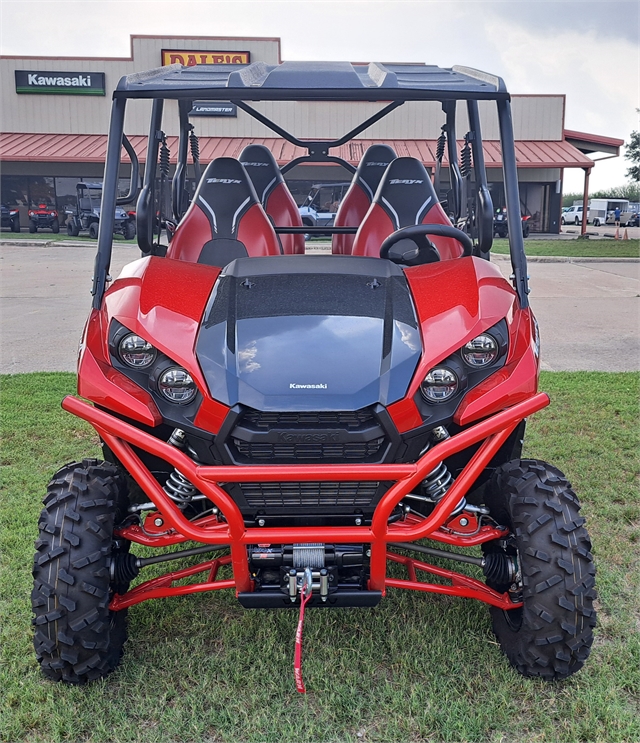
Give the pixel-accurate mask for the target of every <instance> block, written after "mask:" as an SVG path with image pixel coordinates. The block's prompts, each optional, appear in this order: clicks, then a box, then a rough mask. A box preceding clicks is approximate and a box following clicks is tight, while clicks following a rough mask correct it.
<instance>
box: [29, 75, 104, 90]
mask: <svg viewBox="0 0 640 743" xmlns="http://www.w3.org/2000/svg"><path fill="white" fill-rule="evenodd" d="M15 77H16V93H48V94H50V95H51V94H53V95H56V94H58V95H104V94H105V82H104V72H78V71H77V70H76V71H74V72H49V71H46V72H45V71H43V70H37V71H36V72H33V71H31V70H15Z"/></svg>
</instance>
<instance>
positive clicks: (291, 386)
mask: <svg viewBox="0 0 640 743" xmlns="http://www.w3.org/2000/svg"><path fill="white" fill-rule="evenodd" d="M289 389H290V390H326V389H327V385H326V384H295V383H294V382H291V383H290V384H289Z"/></svg>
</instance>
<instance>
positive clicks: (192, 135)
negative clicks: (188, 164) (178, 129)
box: [189, 124, 200, 163]
mask: <svg viewBox="0 0 640 743" xmlns="http://www.w3.org/2000/svg"><path fill="white" fill-rule="evenodd" d="M189 147H190V148H191V157H192V158H193V162H194V163H198V162H200V142H199V141H198V135H197V134H196V132H195V129H194V127H193V124H189Z"/></svg>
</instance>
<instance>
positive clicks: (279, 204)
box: [239, 144, 304, 255]
mask: <svg viewBox="0 0 640 743" xmlns="http://www.w3.org/2000/svg"><path fill="white" fill-rule="evenodd" d="M239 160H240V162H241V163H242V164H243V165H244V167H245V169H246V171H247V173H248V174H249V177H250V178H251V181H252V182H253V185H254V187H255V189H256V193H257V194H258V198H259V199H260V203H261V204H262V206H263V207H264V210H265V211H266V212H267V215H268V216H269V217H271V219H272V220H273V223H274V224H275V226H276V227H302V219H301V218H300V212H299V211H298V205H297V204H296V202H295V201H294V199H293V196H292V195H291V192H290V191H289V189H288V187H287V184H286V183H285V181H284V178H283V177H282V173H281V172H280V168H279V167H278V163H276V161H275V158H274V157H273V155H272V154H271V150H270V149H269V148H268V147H265V146H264V145H263V144H250V145H249V146H247V147H245V148H244V150H242V152H241V153H240V157H239ZM278 237H279V238H280V242H281V244H282V252H283V253H285V254H286V255H292V254H294V253H298V254H300V253H304V235H278Z"/></svg>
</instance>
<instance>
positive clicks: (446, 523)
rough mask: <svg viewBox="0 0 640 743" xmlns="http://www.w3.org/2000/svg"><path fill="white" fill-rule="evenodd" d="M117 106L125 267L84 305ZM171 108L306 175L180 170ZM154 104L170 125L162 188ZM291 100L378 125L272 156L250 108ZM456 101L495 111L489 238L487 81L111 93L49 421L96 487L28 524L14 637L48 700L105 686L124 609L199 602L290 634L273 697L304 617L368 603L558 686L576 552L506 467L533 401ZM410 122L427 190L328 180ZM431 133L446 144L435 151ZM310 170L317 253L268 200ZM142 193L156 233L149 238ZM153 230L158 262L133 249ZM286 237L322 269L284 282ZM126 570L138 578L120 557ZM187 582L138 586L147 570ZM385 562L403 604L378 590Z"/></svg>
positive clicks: (193, 84)
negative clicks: (341, 107) (430, 161)
mask: <svg viewBox="0 0 640 743" xmlns="http://www.w3.org/2000/svg"><path fill="white" fill-rule="evenodd" d="M137 99H152V100H153V105H152V108H151V122H150V132H151V136H150V139H149V142H148V149H147V153H148V154H147V163H146V168H145V175H144V183H143V186H142V190H141V192H140V195H139V197H138V201H137V208H136V220H137V227H138V229H137V234H138V244H139V246H140V249H141V252H142V255H143V257H142V258H140V259H138V260H136V261H134V262H133V263H131V264H129V265H128V266H127V267H125V269H124V270H123V271H122V273H121V275H120V276H119V277H118V278H117V279H115V280H114V281H112V280H111V278H110V276H109V266H110V258H111V243H112V235H113V226H114V225H113V222H114V214H115V206H116V203H117V187H118V179H119V168H120V159H121V148H122V147H123V145H124V147H125V149H127V151H128V152H130V153H131V147H130V144H129V142H128V140H127V138H126V136H125V135H124V133H123V124H124V117H125V108H126V106H127V105H128V104H129V102H130V101H135V100H137ZM195 99H197V100H201V99H204V100H225V101H233V102H234V103H236V104H237V105H238V107H240V108H242V110H243V111H244V112H245V113H247V114H249V115H251V116H253V117H255V118H256V119H257V120H258V121H260V122H262V123H263V124H265V125H267V126H269V127H271V128H272V129H273V130H274V131H275V132H276V133H277V134H278V135H279V136H281V137H283V138H285V139H287V140H289V141H290V142H292V143H293V144H295V145H297V146H300V147H304V148H306V150H307V151H308V153H309V154H308V155H305V156H303V157H301V158H297V159H296V160H294V161H292V162H291V163H287V164H286V165H285V166H283V167H282V168H278V166H277V165H276V163H275V160H274V159H273V157H272V156H271V153H270V152H269V150H268V149H267V148H266V147H263V146H262V147H260V146H257V145H252V147H253V148H254V149H253V150H252V151H251V152H250V153H245V156H241V157H240V158H239V159H238V160H236V159H233V158H219V159H217V160H214V161H213V162H211V163H209V164H208V165H207V167H206V168H203V167H202V166H201V164H200V162H199V157H198V151H199V148H198V144H197V139H196V138H195V134H194V132H193V127H192V125H191V124H190V122H189V111H190V110H191V107H192V100H195ZM165 100H177V102H178V106H177V109H178V114H179V129H180V140H179V145H178V153H177V164H176V167H175V172H174V173H173V176H172V179H171V181H170V180H169V174H170V173H169V163H170V153H169V152H168V148H167V142H166V137H165V135H164V134H163V103H164V101H165ZM291 100H304V101H367V102H381V103H382V104H383V105H381V106H380V108H379V109H378V111H377V113H375V114H374V115H373V116H371V117H370V118H369V119H367V120H366V121H364V122H363V123H362V124H360V125H359V126H357V127H356V128H355V129H353V130H352V131H350V132H348V133H346V134H345V135H344V137H342V138H341V139H339V140H335V141H327V140H323V141H306V140H300V139H298V138H296V137H295V136H293V135H292V134H290V133H289V132H287V131H285V130H284V129H283V128H282V127H280V126H279V125H277V124H275V123H274V122H272V121H270V120H269V119H268V118H267V117H265V116H264V115H263V114H262V113H260V112H259V111H258V110H257V109H256V108H254V106H253V105H251V104H252V102H253V101H291ZM479 101H492V102H494V104H495V105H496V108H497V116H498V121H499V125H500V137H501V144H502V157H503V172H504V190H505V195H506V203H507V213H508V218H509V221H510V222H511V223H517V222H518V220H519V219H520V210H519V195H518V181H517V172H516V160H515V155H514V143H513V130H512V120H511V109H510V100H509V94H508V93H507V90H506V88H505V86H504V83H503V81H502V80H501V79H500V78H497V77H494V76H492V75H488V74H486V73H483V72H479V71H477V70H473V69H469V68H465V67H454V68H452V69H440V68H437V67H431V66H420V65H416V66H406V65H401V66H394V65H382V64H377V63H372V64H369V65H351V64H348V63H331V64H329V63H322V62H319V63H284V64H281V65H276V66H268V65H265V64H263V63H256V64H251V65H226V66H222V65H217V66H215V67H210V68H208V67H205V66H198V67H196V68H181V67H180V66H178V65H173V66H170V67H164V68H162V69H161V70H157V71H152V72H149V73H146V74H144V75H140V74H135V75H131V76H130V77H125V78H123V79H122V80H121V81H120V83H119V85H118V87H117V89H116V91H115V93H114V97H113V107H112V114H111V129H110V133H109V142H108V157H107V163H106V170H105V177H104V190H103V195H102V209H101V214H102V218H101V219H100V232H99V237H98V254H97V258H96V263H95V275H94V283H93V307H92V309H91V313H90V316H89V319H88V321H87V325H86V328H85V332H84V336H83V340H82V344H81V352H80V358H79V365H78V393H79V397H67V398H65V400H64V401H63V403H62V404H63V407H64V409H65V410H67V411H68V412H70V413H72V414H73V415H76V416H78V417H80V418H82V419H83V420H86V421H88V422H89V423H91V425H92V426H93V427H94V428H95V430H96V431H97V433H98V434H99V436H100V439H101V441H102V446H103V452H104V460H105V461H98V460H95V459H86V460H84V461H83V462H78V463H72V464H68V465H66V466H65V467H63V468H62V469H61V470H60V471H59V472H58V473H57V474H56V475H54V477H53V479H52V481H51V483H50V484H49V487H48V490H47V495H46V497H45V501H44V503H45V508H44V510H43V511H42V516H41V518H40V523H39V527H40V538H39V539H38V542H37V544H36V549H37V552H36V557H35V565H34V577H35V584H34V589H33V609H34V612H35V620H34V621H35V648H36V655H37V658H38V660H39V662H40V664H41V667H42V670H43V672H44V674H45V675H46V676H47V677H48V678H51V679H54V680H63V681H66V682H68V683H76V684H77V683H83V682H86V681H89V680H93V679H97V678H100V677H102V676H105V675H106V674H108V673H109V672H111V671H112V670H114V668H116V666H117V665H118V663H119V662H120V658H121V655H122V652H123V647H124V643H125V639H126V613H127V610H128V609H129V607H132V606H135V605H136V604H139V603H141V602H144V601H147V600H149V599H155V598H161V597H170V596H177V595H185V594H191V593H194V592H199V591H216V590H233V591H235V594H236V596H237V599H238V601H239V602H240V604H241V605H242V606H244V607H245V608H247V609H254V608H263V609H276V608H293V609H296V610H299V611H300V625H299V626H300V629H299V632H298V634H297V644H296V654H295V668H296V684H297V688H298V689H299V690H300V691H303V690H304V684H303V681H302V676H301V636H302V618H303V615H304V609H305V607H313V608H316V607H318V608H320V607H363V608H364V607H371V606H375V605H376V604H378V602H380V601H381V600H382V599H383V598H384V596H385V595H386V594H387V593H388V591H389V589H394V590H396V589H397V590H412V591H419V592H427V593H439V594H444V595H447V596H458V597H466V598H473V599H476V600H479V601H482V602H484V603H486V604H487V605H488V606H489V608H490V612H491V617H492V621H493V629H494V632H495V634H496V637H497V639H498V642H499V644H500V646H501V647H502V649H503V651H504V653H505V654H506V656H507V658H508V659H509V662H510V663H511V664H512V665H513V666H514V667H515V668H516V669H517V670H518V671H519V672H520V673H522V674H524V675H526V676H538V677H541V678H544V679H547V680H554V679H562V678H565V677H567V676H569V675H570V674H572V673H575V672H576V671H577V670H579V669H580V668H581V667H582V665H583V664H584V662H585V660H586V659H587V656H588V654H589V649H590V646H591V643H592V639H593V635H592V630H593V627H594V624H595V612H594V606H593V604H594V597H595V593H594V574H595V571H594V566H593V560H592V556H591V553H590V551H589V550H590V543H589V538H588V535H587V532H586V530H585V527H584V519H583V518H582V517H581V516H580V514H579V510H580V507H579V504H578V499H577V497H576V495H575V493H574V492H573V490H572V488H571V485H570V484H569V482H568V481H567V479H566V478H565V476H564V475H563V474H562V472H560V471H559V470H558V469H557V468H556V467H554V466H553V465H551V464H548V463H546V462H542V461H538V460H534V459H523V458H522V456H521V452H522V443H523V438H524V435H525V426H526V420H527V418H528V417H529V416H530V415H533V414H534V413H536V412H537V411H538V410H541V409H542V408H544V407H545V406H546V405H548V404H549V399H548V397H547V395H546V394H545V393H544V392H539V391H538V372H539V356H540V340H539V336H538V327H537V324H536V321H535V318H534V316H533V313H532V311H531V308H530V306H529V300H528V291H529V290H528V286H527V267H526V258H525V253H524V248H523V238H522V233H521V231H520V230H518V231H516V233H515V234H513V233H510V234H509V240H510V252H511V262H512V270H513V274H512V276H511V280H510V281H507V280H505V279H504V278H503V277H502V274H501V272H500V271H499V270H498V269H497V268H496V267H495V266H494V265H493V264H492V263H491V261H490V257H491V244H492V239H493V206H492V203H491V198H490V194H489V189H488V187H487V177H486V172H485V167H484V157H483V149H482V137H481V128H480V115H479V105H478V102H479ZM416 102H420V105H423V106H434V107H438V108H439V109H441V110H442V119H443V122H444V123H443V126H442V135H441V138H440V140H439V141H438V147H437V152H436V156H437V162H436V168H435V172H434V175H435V179H434V182H432V180H431V177H430V174H429V173H428V172H427V171H426V170H425V167H424V165H423V163H422V162H420V161H418V160H415V159H413V158H409V157H395V153H393V152H389V151H388V149H389V148H386V149H385V150H384V151H383V150H379V151H378V152H373V153H370V154H369V155H366V154H365V157H364V158H363V161H364V162H365V163H373V164H372V165H371V167H370V168H367V167H364V166H363V167H359V168H357V169H356V168H354V167H353V166H352V165H351V164H349V163H347V162H345V161H340V160H339V158H336V157H335V156H334V155H331V154H330V150H331V149H332V148H334V147H337V146H338V145H340V144H342V143H344V142H347V141H349V140H350V139H352V138H353V137H355V136H356V135H357V134H359V133H360V132H362V131H363V130H364V129H365V128H366V127H368V126H369V125H371V124H373V123H374V122H376V121H378V120H380V119H381V118H383V117H384V116H386V115H387V114H389V113H390V112H391V111H393V110H395V109H396V108H398V107H400V106H402V105H406V106H407V107H410V106H413V105H418V103H416ZM456 120H458V121H459V122H463V123H464V126H465V128H468V131H467V132H466V133H465V135H464V137H463V139H461V143H462V144H461V145H460V142H458V139H457V135H456ZM460 146H461V150H460V151H459V149H458V148H459V147H460ZM189 150H190V151H191V154H192V159H193V165H191V164H190V163H189V162H188V152H189ZM445 151H446V153H447V157H446V159H447V161H448V165H447V166H446V168H445V167H444V166H443V158H444V153H445ZM134 154H135V153H134ZM383 156H384V157H383ZM336 160H337V161H339V162H341V163H342V164H343V166H344V167H346V168H347V169H348V170H350V171H351V172H352V173H353V181H352V185H351V188H350V189H349V192H348V193H347V195H346V196H345V199H344V201H343V202H342V204H341V206H340V211H339V215H338V217H339V219H336V225H334V226H332V227H327V226H321V227H316V228H312V227H308V226H307V225H302V223H301V221H300V216H299V213H298V210H297V208H296V205H295V202H294V201H293V198H292V197H291V195H290V193H289V191H288V189H287V186H286V182H285V180H284V178H283V174H284V173H286V172H287V171H288V170H290V169H291V168H292V167H294V166H295V165H296V164H298V163H300V162H335V161H336ZM243 162H244V164H243ZM134 165H137V163H134ZM190 168H193V172H194V176H195V179H196V180H197V182H198V185H197V189H196V190H195V193H194V194H193V196H192V198H191V199H188V198H187V195H186V194H187V189H186V186H185V184H186V177H187V171H188V170H189V169H190ZM134 183H135V179H134V178H133V176H132V187H133V184H134ZM434 183H435V185H434ZM169 188H170V189H171V204H172V213H171V214H163V215H161V217H162V218H161V219H160V220H158V219H157V217H156V208H157V204H163V203H165V201H166V199H164V198H163V197H164V195H165V193H167V194H168V191H167V192H165V191H164V189H169ZM129 196H130V194H129ZM443 204H444V206H443ZM168 221H169V222H174V223H175V224H176V225H177V227H176V228H175V230H172V233H173V234H172V239H171V241H170V243H169V244H168V245H167V244H163V243H162V242H161V240H159V239H158V238H159V237H160V235H159V234H157V230H159V227H158V225H162V224H163V222H164V223H165V224H166V223H167V222H168ZM314 230H315V232H316V233H318V234H319V233H326V232H328V231H329V232H331V233H332V234H333V235H334V246H333V254H332V255H301V254H300V253H301V252H302V251H303V250H304V247H303V245H302V244H301V242H300V239H299V236H301V235H304V234H305V233H312V234H313V233H314ZM345 235H346V236H348V238H349V239H348V240H347V239H344V236H345ZM81 398H83V399H81ZM136 545H144V546H146V547H152V548H157V549H158V552H157V553H154V554H153V556H150V557H149V556H147V557H139V556H137V555H136ZM168 547H169V548H171V551H166V549H165V548H168ZM147 554H148V553H147ZM198 555H200V556H202V560H203V561H202V562H199V563H197V564H195V565H193V564H192V565H191V566H189V567H184V566H183V567H175V568H173V569H172V570H170V571H169V572H167V573H165V574H163V575H162V576H161V577H156V578H153V579H150V580H141V578H142V577H143V576H144V570H145V568H146V567H147V566H149V565H156V564H158V563H173V562H174V561H178V562H179V561H180V560H183V559H184V558H193V557H194V556H198ZM191 562H193V559H192V560H191ZM390 562H391V563H396V564H397V565H399V566H402V568H403V569H404V577H400V578H399V577H390V575H389V574H388V572H387V566H388V564H389V563H390ZM455 568H459V569H455ZM463 568H464V570H463ZM471 572H472V573H473V574H471ZM395 574H397V571H394V575H395ZM185 580H186V581H187V582H185Z"/></svg>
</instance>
